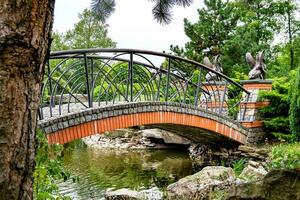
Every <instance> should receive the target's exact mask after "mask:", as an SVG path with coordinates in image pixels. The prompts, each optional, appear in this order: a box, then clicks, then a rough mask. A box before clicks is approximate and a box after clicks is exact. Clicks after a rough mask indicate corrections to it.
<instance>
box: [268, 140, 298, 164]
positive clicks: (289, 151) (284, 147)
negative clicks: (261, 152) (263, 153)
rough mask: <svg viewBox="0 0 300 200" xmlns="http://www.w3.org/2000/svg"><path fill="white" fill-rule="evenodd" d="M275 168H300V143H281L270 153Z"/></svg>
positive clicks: (271, 162)
mask: <svg viewBox="0 0 300 200" xmlns="http://www.w3.org/2000/svg"><path fill="white" fill-rule="evenodd" d="M269 158H270V160H271V161H270V167H271V168H273V169H300V143H293V144H279V145H277V146H275V147H273V148H272V151H271V153H270V154H269Z"/></svg>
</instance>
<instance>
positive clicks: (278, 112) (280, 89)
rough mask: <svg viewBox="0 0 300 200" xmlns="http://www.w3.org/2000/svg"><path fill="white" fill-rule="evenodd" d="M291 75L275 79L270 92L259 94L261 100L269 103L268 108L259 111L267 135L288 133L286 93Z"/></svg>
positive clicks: (287, 100) (287, 101)
mask: <svg viewBox="0 0 300 200" xmlns="http://www.w3.org/2000/svg"><path fill="white" fill-rule="evenodd" d="M293 75H294V73H290V75H289V77H281V78H277V79H275V80H274V82H273V84H272V90H271V91H263V92H260V94H259V98H260V99H261V100H268V101H270V105H269V106H267V107H264V108H262V109H260V116H261V118H262V119H263V121H264V124H265V127H266V131H267V132H269V133H282V134H289V133H290V129H289V120H288V115H289V113H288V111H289V97H288V91H289V88H290V82H289V80H291V79H292V77H293ZM275 135H276V134H275ZM277 135H278V134H277Z"/></svg>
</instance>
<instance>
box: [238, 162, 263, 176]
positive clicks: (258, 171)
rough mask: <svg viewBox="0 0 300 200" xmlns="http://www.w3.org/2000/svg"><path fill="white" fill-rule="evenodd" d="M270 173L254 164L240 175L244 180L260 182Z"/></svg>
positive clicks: (249, 165) (248, 166)
mask: <svg viewBox="0 0 300 200" xmlns="http://www.w3.org/2000/svg"><path fill="white" fill-rule="evenodd" d="M267 173H268V172H267V171H266V170H265V168H263V166H261V165H260V164H259V163H256V162H253V161H252V164H250V163H249V164H248V165H247V166H246V167H245V168H244V169H243V171H242V173H241V174H240V175H239V177H240V178H241V179H244V180H259V179H262V178H263V177H264V176H265V175H266V174H267Z"/></svg>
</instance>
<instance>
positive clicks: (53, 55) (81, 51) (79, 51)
mask: <svg viewBox="0 0 300 200" xmlns="http://www.w3.org/2000/svg"><path fill="white" fill-rule="evenodd" d="M121 52H126V53H141V54H147V55H155V56H161V57H166V58H173V59H177V60H180V61H184V62H187V63H190V64H194V65H196V66H197V67H202V68H204V69H205V70H207V71H210V72H213V73H214V74H217V75H218V76H220V77H222V78H224V79H225V80H227V81H229V82H230V83H232V84H234V85H235V86H237V87H239V88H240V89H241V90H242V91H243V92H245V93H246V94H248V95H249V94H250V92H249V91H248V90H246V89H245V88H243V86H241V85H240V84H239V83H237V82H235V81H234V80H232V79H231V78H229V77H228V76H226V75H225V74H222V73H220V72H218V71H215V70H213V69H211V68H210V67H207V66H205V65H204V64H201V63H198V62H196V61H193V60H190V59H187V58H182V57H179V56H175V55H171V54H167V53H161V52H156V51H149V50H139V49H123V48H116V49H112V48H93V49H75V50H63V51H52V52H50V59H52V58H59V57H60V56H63V55H64V56H67V55H70V54H84V53H121Z"/></svg>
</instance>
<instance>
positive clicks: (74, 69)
mask: <svg viewBox="0 0 300 200" xmlns="http://www.w3.org/2000/svg"><path fill="white" fill-rule="evenodd" d="M207 74H209V75H210V76H212V78H211V79H210V81H209V82H206V80H205V76H206V75H207ZM243 92H244V97H243V98H244V99H245V98H248V95H249V92H248V91H247V90H245V89H244V88H243V87H242V86H241V85H239V84H238V83H236V82H234V81H233V80H231V79H230V78H228V77H227V76H225V75H224V74H221V73H219V72H216V71H214V70H212V69H211V68H208V67H207V66H205V65H202V64H200V63H198V62H195V61H192V60H188V59H184V58H180V57H177V56H173V55H169V54H165V53H158V52H152V51H143V50H134V49H83V50H67V51H58V52H52V53H51V55H50V58H49V60H48V62H47V66H46V74H45V78H44V84H43V87H42V94H41V95H42V102H41V106H40V109H39V119H44V118H48V117H53V116H59V115H64V114H67V113H70V112H77V111H79V110H84V109H88V108H91V107H99V106H108V105H113V104H121V103H126V102H142V101H152V102H153V101H159V102H161V101H165V102H167V101H171V102H178V103H183V104H190V105H193V106H195V107H201V108H203V109H205V110H207V111H211V112H215V113H218V114H220V115H224V116H227V117H230V118H233V119H236V117H237V113H238V111H239V110H241V108H240V106H241V105H242V104H241V101H242V93H243ZM245 94H246V95H245ZM243 110H244V112H246V109H245V108H243ZM241 118H242V116H240V117H239V119H241Z"/></svg>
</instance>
